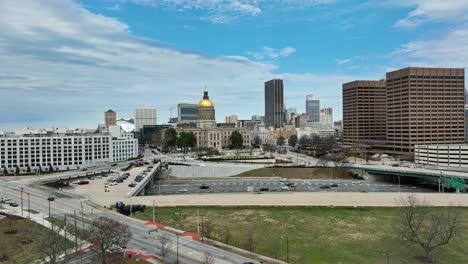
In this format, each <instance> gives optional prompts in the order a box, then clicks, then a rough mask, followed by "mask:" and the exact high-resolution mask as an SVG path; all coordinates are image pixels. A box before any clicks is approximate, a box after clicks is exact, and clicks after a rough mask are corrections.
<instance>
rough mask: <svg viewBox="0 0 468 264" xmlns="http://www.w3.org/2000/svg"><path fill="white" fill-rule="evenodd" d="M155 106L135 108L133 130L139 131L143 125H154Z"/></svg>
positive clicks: (155, 119) (155, 118)
mask: <svg viewBox="0 0 468 264" xmlns="http://www.w3.org/2000/svg"><path fill="white" fill-rule="evenodd" d="M156 121H157V117H156V108H154V107H138V108H137V109H135V131H136V132H139V131H140V129H142V128H143V126H145V125H146V126H149V125H156Z"/></svg>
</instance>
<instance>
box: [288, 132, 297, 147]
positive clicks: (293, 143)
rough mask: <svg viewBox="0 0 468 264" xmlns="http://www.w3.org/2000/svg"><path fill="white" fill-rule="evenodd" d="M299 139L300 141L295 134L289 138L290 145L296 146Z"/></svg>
mask: <svg viewBox="0 0 468 264" xmlns="http://www.w3.org/2000/svg"><path fill="white" fill-rule="evenodd" d="M297 141H298V139H297V135H296V134H293V135H291V136H290V137H289V139H288V145H289V146H291V147H292V148H295V147H296V145H297Z"/></svg>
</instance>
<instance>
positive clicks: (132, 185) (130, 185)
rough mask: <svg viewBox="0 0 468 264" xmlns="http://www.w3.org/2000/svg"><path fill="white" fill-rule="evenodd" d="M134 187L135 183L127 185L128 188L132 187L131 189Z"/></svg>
mask: <svg viewBox="0 0 468 264" xmlns="http://www.w3.org/2000/svg"><path fill="white" fill-rule="evenodd" d="M136 186H137V185H136V183H134V182H132V183H130V184H129V185H128V187H132V188H133V187H136Z"/></svg>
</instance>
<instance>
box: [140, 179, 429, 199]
mask: <svg viewBox="0 0 468 264" xmlns="http://www.w3.org/2000/svg"><path fill="white" fill-rule="evenodd" d="M288 183H289V184H295V186H296V187H295V188H289V187H288V189H286V190H285V189H282V188H284V186H286V185H287V184H288ZM332 184H336V186H332ZM202 185H205V186H208V188H206V187H205V188H206V189H202V188H201V186H202ZM327 186H328V187H327ZM249 188H250V189H251V191H255V192H257V191H261V188H268V192H289V191H295V192H329V191H332V192H399V191H400V192H433V191H434V190H433V189H431V188H427V187H423V186H417V187H416V186H412V185H406V184H401V185H398V183H396V184H395V183H389V182H383V181H379V182H375V181H364V180H338V179H337V180H288V182H280V181H279V179H270V178H265V179H249V178H245V179H222V180H213V179H210V180H189V181H180V180H176V181H163V184H155V185H153V186H152V188H151V192H150V193H148V194H147V195H151V194H186V193H200V194H202V193H235V192H248V191H249Z"/></svg>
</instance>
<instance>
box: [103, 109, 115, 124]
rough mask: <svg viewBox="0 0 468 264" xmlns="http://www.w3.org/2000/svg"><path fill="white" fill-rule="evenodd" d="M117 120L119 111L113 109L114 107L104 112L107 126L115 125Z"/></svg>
mask: <svg viewBox="0 0 468 264" xmlns="http://www.w3.org/2000/svg"><path fill="white" fill-rule="evenodd" d="M116 122H117V113H116V112H114V111H112V109H109V110H107V111H106V112H105V113H104V124H105V125H106V128H109V126H115V125H116Z"/></svg>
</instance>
